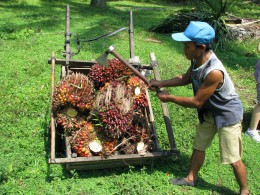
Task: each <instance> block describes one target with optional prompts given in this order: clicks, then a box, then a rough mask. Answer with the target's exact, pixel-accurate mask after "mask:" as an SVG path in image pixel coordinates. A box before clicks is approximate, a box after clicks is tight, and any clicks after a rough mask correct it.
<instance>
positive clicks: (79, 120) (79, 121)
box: [55, 112, 88, 135]
mask: <svg viewBox="0 0 260 195" xmlns="http://www.w3.org/2000/svg"><path fill="white" fill-rule="evenodd" d="M55 119H56V123H57V124H58V125H60V126H61V127H63V130H64V132H63V133H65V134H66V135H71V133H72V132H73V131H77V130H79V129H81V128H83V127H84V126H85V125H86V123H87V120H88V119H87V117H86V116H84V113H80V114H78V115H77V116H76V117H70V116H68V115H67V114H65V113H63V112H60V113H58V114H57V116H56V118H55Z"/></svg>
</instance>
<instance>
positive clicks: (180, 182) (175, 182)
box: [169, 178, 197, 187]
mask: <svg viewBox="0 0 260 195" xmlns="http://www.w3.org/2000/svg"><path fill="white" fill-rule="evenodd" d="M169 182H170V183H171V184H173V185H178V186H192V187H194V186H196V185H197V184H196V182H188V181H186V180H185V178H178V179H175V178H172V179H170V180H169Z"/></svg>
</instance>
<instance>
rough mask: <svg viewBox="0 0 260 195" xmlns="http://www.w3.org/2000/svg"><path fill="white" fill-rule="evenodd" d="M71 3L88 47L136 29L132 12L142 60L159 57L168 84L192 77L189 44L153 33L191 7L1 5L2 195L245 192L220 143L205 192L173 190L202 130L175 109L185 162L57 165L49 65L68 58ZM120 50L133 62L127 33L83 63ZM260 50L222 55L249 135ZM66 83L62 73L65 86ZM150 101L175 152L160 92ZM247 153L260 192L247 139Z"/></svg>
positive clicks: (238, 47) (91, 50) (27, 1)
mask: <svg viewBox="0 0 260 195" xmlns="http://www.w3.org/2000/svg"><path fill="white" fill-rule="evenodd" d="M67 4H69V5H70V8H71V31H72V32H74V33H77V34H78V36H79V37H80V38H82V39H90V38H95V37H98V36H100V35H102V34H105V33H107V32H110V31H112V30H115V29H118V28H121V27H124V26H128V11H129V10H130V9H133V10H134V12H133V15H134V28H135V54H136V55H137V56H140V59H141V62H142V63H149V53H150V52H155V54H156V57H157V61H158V62H159V64H160V72H161V77H162V78H163V79H166V78H170V77H172V76H174V75H177V74H180V73H183V72H184V71H185V70H186V69H187V67H188V64H189V63H188V62H187V61H186V60H185V58H184V56H183V55H182V45H181V44H179V43H176V42H173V41H172V40H171V38H170V36H169V35H160V34H153V33H149V32H147V29H148V28H149V27H150V26H152V25H155V24H158V23H159V22H160V21H161V20H162V19H164V18H165V17H166V16H168V14H170V13H172V12H174V11H176V10H178V9H181V8H182V6H184V5H177V4H176V5H174V4H173V5H170V6H169V5H157V4H148V3H133V2H130V1H113V2H110V3H109V7H108V8H107V9H102V10H100V9H93V8H90V7H89V1H83V0H77V1H73V2H70V1H66V0H65V1H60V2H58V1H51V0H49V1H46V0H45V1H43V0H42V1H41V0H24V1H23V0H9V1H8V0H5V1H1V2H0V12H1V15H0V52H1V61H0V83H1V91H0V97H1V98H0V106H1V110H0V116H1V117H0V123H1V130H0V144H1V151H2V152H1V155H0V194H236V193H237V192H238V188H239V187H238V184H237V183H236V181H235V178H234V176H233V174H232V169H231V167H229V166H224V165H221V163H220V160H219V152H218V139H217V138H216V139H215V140H214V143H213V145H212V147H211V148H210V149H209V150H208V152H207V158H206V161H205V164H204V166H203V168H202V170H201V172H200V175H199V185H198V187H196V188H191V187H176V186H172V185H170V184H168V180H169V178H171V177H182V176H185V175H186V173H187V171H188V168H189V157H190V155H191V152H192V148H191V146H192V145H191V143H192V138H193V136H194V130H195V128H196V125H197V123H198V121H197V118H196V112H195V110H193V109H187V108H182V107H180V106H176V105H172V104H169V110H170V116H171V120H172V126H173V129H174V133H175V138H176V144H177V149H178V150H179V151H180V157H179V159H178V160H177V161H175V160H174V159H172V158H167V159H162V160H160V161H156V162H154V163H153V164H151V165H147V166H143V167H127V168H118V169H112V170H110V169H107V170H92V171H66V170H65V169H64V167H63V166H61V165H49V164H48V158H49V156H50V140H49V130H48V127H49V124H50V123H49V121H50V81H51V69H50V65H49V64H48V63H47V60H48V58H50V57H51V52H52V51H54V52H55V54H56V57H57V58H63V57H62V51H63V45H64V35H63V33H64V29H65V8H66V5H67ZM243 6H246V5H243ZM249 6H251V5H249ZM162 8H166V9H162ZM247 8H250V7H243V9H242V10H240V9H239V6H236V7H234V13H233V14H235V15H236V14H239V13H240V14H241V15H246V16H248V15H249V14H250V13H251V12H248V10H247ZM251 8H252V7H251ZM259 11H260V9H259V7H254V10H253V11H252V14H253V16H255V12H256V13H257V12H258V13H259ZM154 40H156V42H155V41H154ZM111 44H114V45H116V48H117V51H120V54H121V55H122V56H123V57H125V58H128V57H129V47H128V33H127V31H125V32H121V33H120V34H118V35H116V36H114V37H110V38H106V39H100V40H99V41H96V42H92V43H88V44H87V43H85V44H82V46H81V52H80V53H79V54H78V55H77V56H75V57H74V59H79V60H91V59H95V58H96V57H97V56H99V55H100V54H101V53H102V52H103V51H104V50H105V49H106V48H107V47H108V46H110V45H111ZM256 46H257V40H256V39H248V40H246V41H244V42H238V41H237V42H232V43H230V44H228V46H227V47H225V48H224V49H223V50H222V51H216V53H217V54H218V56H219V58H220V59H221V60H222V61H223V63H224V65H225V66H226V67H227V69H228V71H229V73H230V75H231V77H232V79H233V81H234V83H235V85H236V89H237V92H238V93H239V95H240V96H241V100H242V102H243V106H244V110H245V113H244V121H243V128H244V130H245V129H246V128H247V127H248V125H249V120H250V117H251V111H252V108H253V106H254V104H255V103H256V92H255V84H254V77H253V71H254V65H255V63H256V61H257V59H259V58H260V55H259V53H257V51H256ZM74 48H75V49H74V51H76V47H74ZM58 75H59V72H58V73H57V79H58ZM170 91H171V92H172V93H173V94H175V95H186V96H191V95H192V92H191V87H190V86H186V87H180V88H176V89H171V90H170ZM151 102H152V105H153V109H154V114H155V118H156V123H157V130H158V135H159V140H160V144H161V147H162V148H164V149H169V143H168V140H167V134H166V131H165V126H164V124H163V118H162V113H161V109H160V108H159V103H160V102H159V101H158V99H157V98H156V97H155V95H154V93H151ZM243 147H244V153H243V161H244V162H245V165H246V167H247V169H248V181H249V188H250V191H251V194H259V193H260V184H259V181H260V174H259V171H260V156H259V151H260V145H259V144H257V143H255V142H254V141H253V140H252V139H250V138H248V137H246V136H245V135H244V134H243Z"/></svg>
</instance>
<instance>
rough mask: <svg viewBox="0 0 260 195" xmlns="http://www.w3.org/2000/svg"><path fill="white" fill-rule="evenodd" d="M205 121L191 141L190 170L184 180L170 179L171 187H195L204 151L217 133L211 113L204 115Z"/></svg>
mask: <svg viewBox="0 0 260 195" xmlns="http://www.w3.org/2000/svg"><path fill="white" fill-rule="evenodd" d="M204 119H205V121H204V122H203V123H201V124H199V126H198V129H197V131H196V135H195V138H194V141H193V148H194V149H193V153H192V156H191V160H190V170H189V173H188V175H187V177H185V178H177V179H176V178H173V179H170V183H172V184H173V185H188V186H195V185H196V181H197V178H198V173H199V170H200V168H201V166H202V165H203V162H204V159H205V154H206V152H205V151H206V149H207V148H208V147H210V146H211V143H212V141H213V139H214V136H215V134H216V133H217V129H216V126H215V124H214V119H213V117H212V114H211V113H205V114H204Z"/></svg>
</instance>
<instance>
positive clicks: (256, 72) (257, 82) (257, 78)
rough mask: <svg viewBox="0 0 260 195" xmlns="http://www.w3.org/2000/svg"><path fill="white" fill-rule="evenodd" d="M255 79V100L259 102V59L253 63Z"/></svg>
mask: <svg viewBox="0 0 260 195" xmlns="http://www.w3.org/2000/svg"><path fill="white" fill-rule="evenodd" d="M254 76H255V80H256V90H257V101H258V103H260V60H258V61H257V63H256V65H255V74H254Z"/></svg>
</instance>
